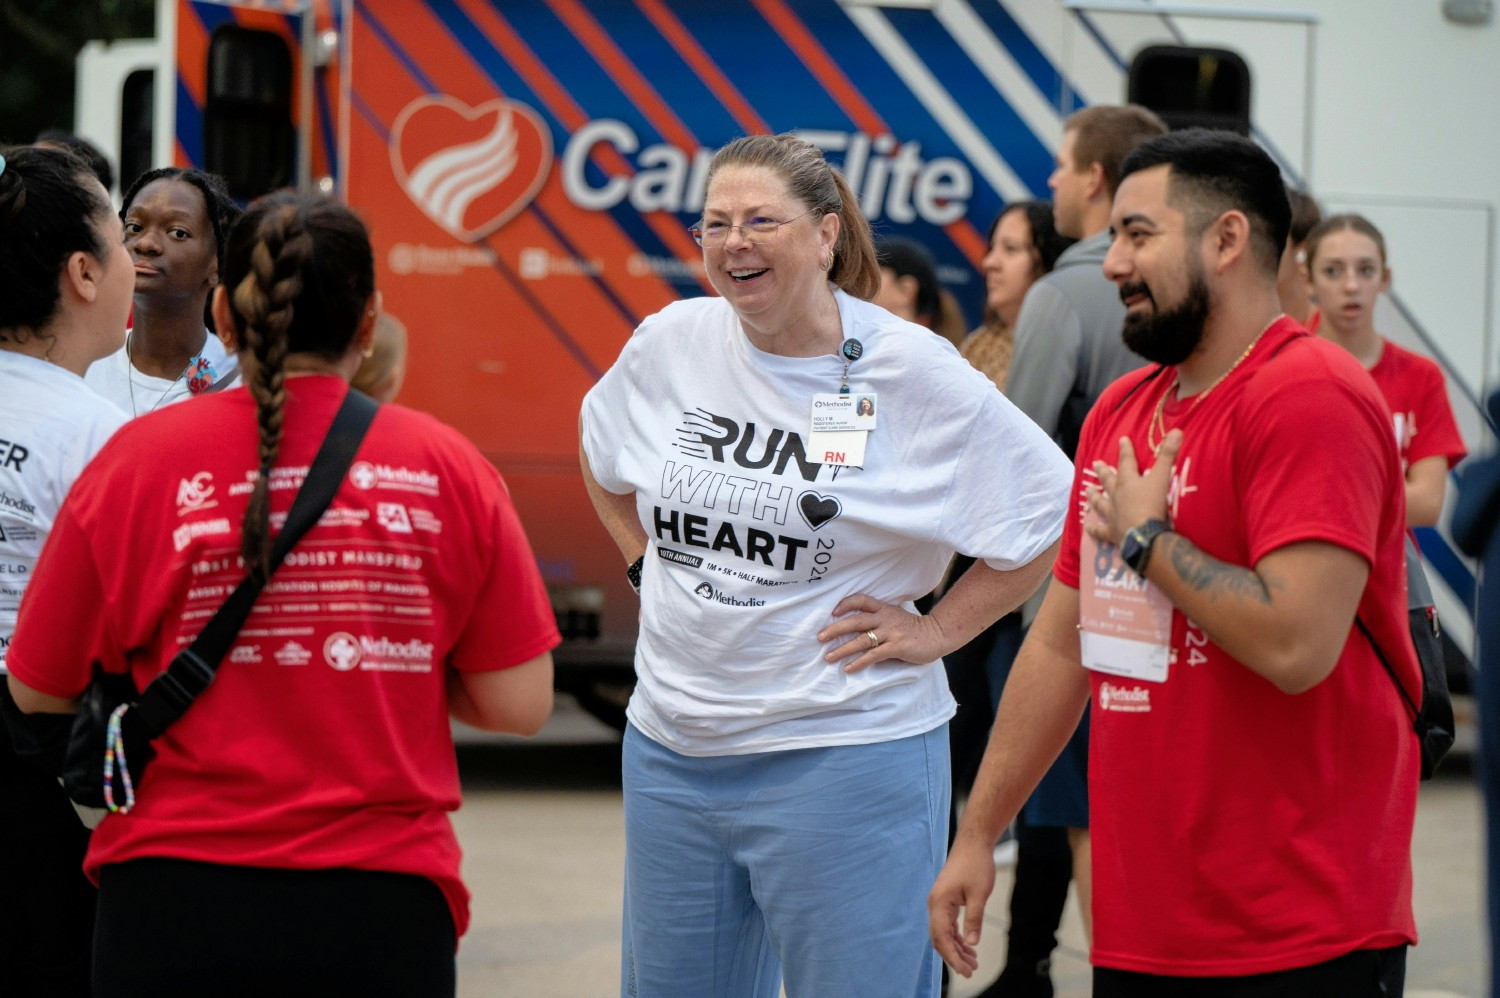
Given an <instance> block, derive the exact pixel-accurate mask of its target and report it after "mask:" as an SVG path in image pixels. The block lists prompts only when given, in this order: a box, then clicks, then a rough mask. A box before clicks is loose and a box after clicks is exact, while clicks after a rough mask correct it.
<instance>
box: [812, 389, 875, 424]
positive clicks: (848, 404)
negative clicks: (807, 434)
mask: <svg viewBox="0 0 1500 998" xmlns="http://www.w3.org/2000/svg"><path fill="white" fill-rule="evenodd" d="M877 408H878V406H877V405H876V399H875V393H874V392H859V393H857V394H853V395H851V394H848V393H846V392H839V393H838V394H834V393H833V392H829V393H827V394H823V395H814V396H813V403H812V427H811V429H812V432H813V433H843V432H847V431H849V430H863V431H866V432H868V431H870V430H873V429H875V418H876V416H875V414H876V410H877Z"/></svg>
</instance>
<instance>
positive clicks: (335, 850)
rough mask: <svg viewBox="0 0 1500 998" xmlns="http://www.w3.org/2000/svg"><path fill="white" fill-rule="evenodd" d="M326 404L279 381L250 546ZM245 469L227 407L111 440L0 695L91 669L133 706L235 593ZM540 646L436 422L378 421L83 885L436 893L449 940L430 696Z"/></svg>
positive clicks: (472, 458)
mask: <svg viewBox="0 0 1500 998" xmlns="http://www.w3.org/2000/svg"><path fill="white" fill-rule="evenodd" d="M344 391H345V385H344V383H343V382H342V381H341V380H340V379H338V378H334V377H301V378H290V379H288V380H287V394H288V398H287V402H286V409H285V420H284V427H285V431H284V436H283V439H282V442H281V449H280V454H279V455H278V459H277V467H276V469H275V470H274V471H273V472H272V478H271V483H272V484H271V510H272V522H273V526H274V527H276V528H279V527H280V524H281V521H282V519H283V518H284V516H285V514H286V511H287V510H288V509H289V508H290V506H291V503H292V498H293V496H294V495H295V493H296V490H297V489H298V488H299V487H300V486H301V484H302V478H303V476H304V475H305V474H306V470H307V467H308V465H309V464H310V463H311V462H312V458H313V455H314V454H315V453H316V452H317V449H318V447H319V445H320V444H321V443H322V440H323V437H324V435H325V434H326V433H327V430H328V427H329V425H330V424H331V423H332V421H333V416H334V413H335V411H336V410H337V409H338V406H339V403H340V402H341V401H342V399H343V396H344ZM256 454H257V436H256V419H255V407H254V404H253V402H252V401H251V398H250V396H249V394H248V393H247V392H246V391H245V390H243V389H239V390H235V391H229V392H224V393H221V394H215V395H206V396H202V397H200V398H197V399H194V400H191V401H189V402H186V403H183V404H182V405H178V406H173V407H171V408H168V409H161V410H158V411H156V412H154V413H151V414H150V415H147V416H143V417H142V418H140V419H138V420H135V421H134V422H131V423H129V424H128V425H127V426H126V427H125V428H124V429H123V430H122V431H121V432H120V433H119V434H117V435H116V437H115V438H114V439H113V440H112V441H111V442H110V444H109V445H108V446H106V447H105V448H104V449H103V450H101V451H100V453H99V455H98V457H97V458H95V460H94V461H93V462H92V463H91V464H90V465H89V466H88V468H87V469H85V471H84V473H83V475H82V476H81V477H80V478H79V479H78V482H77V484H76V485H74V487H73V490H72V492H71V493H70V494H69V496H68V500H67V502H66V503H65V504H64V506H63V508H62V511H61V513H60V515H59V517H58V520H57V524H56V526H55V527H54V529H53V532H52V535H51V537H50V538H49V540H48V543H47V547H46V549H45V550H44V552H43V554H42V557H41V559H40V562H39V564H38V568H37V572H36V576H35V578H34V579H33V580H32V583H31V586H30V587H29V588H28V590H27V594H26V599H25V602H24V603H23V605H22V608H21V615H20V624H19V627H18V630H17V633H16V637H15V640H14V642H13V646H12V648H11V652H10V660H9V665H10V668H11V671H12V672H14V673H15V675H16V676H17V678H19V679H20V680H21V681H22V682H24V683H26V684H27V685H28V686H31V687H32V688H34V689H36V690H39V691H41V692H43V693H48V694H51V695H54V696H60V697H69V698H71V697H75V696H77V695H78V694H79V693H80V692H81V691H82V690H83V688H84V687H85V686H86V685H87V683H88V680H89V666H90V663H91V662H93V661H95V660H98V661H100V662H102V663H103V664H104V667H105V668H106V669H109V670H111V671H123V670H125V669H127V668H128V669H129V670H130V672H131V674H132V675H133V677H134V679H135V683H136V685H137V687H138V688H144V686H145V685H146V684H147V683H148V682H149V681H150V680H151V679H152V678H153V677H154V676H155V675H156V674H157V673H158V672H160V671H161V669H163V668H164V667H165V665H166V663H167V662H168V661H170V659H171V657H172V655H173V654H174V653H175V652H176V651H177V650H178V649H179V648H181V647H183V646H185V645H187V644H188V643H189V642H190V641H191V640H192V639H193V637H195V636H196V635H197V633H198V632H199V631H200V630H201V629H202V627H203V625H204V623H205V622H206V621H207V620H208V619H209V618H210V617H211V616H212V615H213V614H214V613H215V612H216V611H217V610H218V608H219V606H220V604H222V603H223V601H224V599H225V598H226V597H227V595H228V594H229V592H230V591H232V589H233V588H234V586H235V585H237V584H238V583H239V581H240V579H241V578H243V576H244V569H243V565H242V563H241V562H240V560H239V556H238V547H239V539H240V522H241V519H242V517H243V515H244V510H245V505H246V502H247V501H248V495H249V492H250V487H251V483H252V482H253V480H254V477H255V467H256ZM60 622H66V623H65V624H64V625H63V626H58V625H59V623H60ZM557 643H558V634H557V629H556V627H555V625H554V623H553V617H552V611H551V608H550V606H549V604H548V601H547V596H546V592H545V589H544V588H543V586H542V583H541V580H540V577H539V575H538V572H537V568H536V563H535V561H534V559H533V557H532V554H531V549H530V547H529V545H528V544H527V541H526V537H525V535H524V534H523V533H522V531H521V526H520V523H519V521H518V520H517V518H516V514H515V511H514V509H513V507H512V506H511V503H510V500H509V497H508V495H507V494H506V491H505V488H504V485H503V484H502V482H501V481H500V476H499V475H498V474H497V473H496V472H495V469H494V468H493V467H491V466H490V465H489V464H487V463H486V462H485V461H484V460H483V459H482V458H481V457H480V455H479V454H478V452H477V451H476V450H475V449H474V448H473V446H472V445H470V444H469V443H468V442H467V441H465V440H464V439H463V438H462V437H460V436H459V435H458V434H457V433H456V432H455V431H453V430H451V429H449V428H448V427H446V426H443V425H442V424H440V423H438V422H437V421H436V420H433V419H432V418H430V417H428V416H425V415H422V414H420V413H417V412H413V411H411V410H409V409H403V408H401V407H399V406H391V405H387V406H383V407H382V408H381V409H380V411H379V413H378V414H377V415H376V417H375V421H374V423H373V424H372V426H371V427H370V431H369V434H368V435H367V436H366V438H365V440H364V442H363V444H362V445H361V447H360V450H359V453H358V455H357V457H356V461H355V464H354V465H353V466H352V467H351V469H350V471H349V474H348V476H347V478H346V480H345V481H344V483H343V485H342V487H341V488H340V489H339V492H338V495H337V496H336V497H335V499H334V501H333V504H332V506H331V507H330V509H329V510H328V512H327V513H325V514H324V516H323V518H322V520H321V521H320V522H319V524H318V525H317V526H315V527H313V529H312V530H310V531H308V533H307V534H306V535H305V536H304V537H303V539H302V540H301V541H300V542H299V543H298V545H297V547H296V548H295V549H293V551H292V552H291V553H290V555H289V556H288V557H287V559H286V561H285V562H284V563H283V564H282V566H281V568H280V569H279V570H278V571H277V573H276V574H275V575H274V576H272V579H271V582H270V584H269V585H268V586H267V588H266V590H265V591H264V592H263V593H262V595H261V597H260V599H259V600H258V601H257V603H256V605H255V608H254V610H253V611H252V613H251V615H250V618H249V620H247V621H246V623H245V626H244V629H243V630H242V631H241V632H240V635H239V638H238V640H237V641H236V643H235V645H234V647H233V648H232V649H231V651H230V653H229V655H228V656H227V660H226V661H225V662H224V663H223V665H222V666H221V668H220V670H219V674H218V677H217V679H216V680H215V681H214V684H213V685H212V686H211V687H210V688H209V689H208V690H207V691H206V692H205V693H204V694H203V695H202V696H201V697H199V698H198V700H197V702H195V703H194V704H193V706H192V708H191V709H189V710H188V712H187V713H186V714H185V715H184V716H183V717H182V719H181V720H180V721H178V722H177V724H175V725H174V726H173V727H172V728H171V729H169V730H168V731H167V732H166V734H165V735H163V736H162V737H161V738H160V739H158V740H157V741H156V742H155V747H156V750H157V758H156V760H155V761H154V762H153V763H152V764H151V768H150V769H149V770H148V771H147V773H146V775H145V778H144V779H143V780H142V781H141V784H140V785H139V786H137V787H136V791H137V801H136V806H135V808H134V809H133V810H132V811H131V812H130V813H128V814H113V815H110V816H108V817H106V818H105V819H104V821H103V823H102V824H100V826H99V828H98V829H97V830H96V831H95V832H94V836H93V842H92V844H91V846H90V848H89V853H88V858H87V860H86V863H85V867H86V870H87V871H88V872H89V874H90V875H91V876H97V873H98V870H99V868H100V867H101V866H104V865H106V864H109V863H118V862H122V861H125V860H129V859H133V858H137V857H143V856H166V857H173V858H179V859H188V860H197V861H203V862H213V863H227V864H236V865H245V866H271V867H289V868H299V869H320V868H330V867H352V868H357V869H370V870H384V871H392V872H400V873H411V874H417V875H421V876H426V877H429V878H431V879H432V880H433V881H435V882H436V883H437V884H438V886H439V887H441V888H442V890H443V891H444V893H445V895H446V896H447V898H448V900H449V903H450V905H451V906H452V909H453V915H454V922H455V924H456V926H457V928H458V931H459V932H460V933H462V932H463V931H464V929H465V927H466V925H467V922H468V893H467V891H466V890H465V889H464V886H463V884H462V882H461V881H460V880H459V872H458V867H459V848H458V842H457V839H456V838H455V836H454V834H453V829H452V826H451V824H450V823H449V820H448V814H447V812H449V811H452V810H454V809H456V808H457V807H458V805H459V784H458V772H457V765H456V763H455V760H454V755H453V743H452V738H451V735H450V729H449V726H448V712H447V696H446V692H445V674H446V672H447V670H449V669H457V670H463V671H485V670H493V669H503V668H507V667H510V666H515V665H519V664H521V663H523V662H526V661H529V660H530V659H533V658H535V657H536V656H537V655H540V654H541V653H543V652H545V651H548V650H549V649H551V648H552V647H553V646H555V645H556V644H557ZM227 903H232V901H230V902H227Z"/></svg>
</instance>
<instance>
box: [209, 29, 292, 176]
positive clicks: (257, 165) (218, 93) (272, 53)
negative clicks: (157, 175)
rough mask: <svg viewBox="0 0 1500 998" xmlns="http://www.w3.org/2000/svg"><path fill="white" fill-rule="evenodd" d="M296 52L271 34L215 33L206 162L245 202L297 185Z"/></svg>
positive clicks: (210, 81) (211, 45) (265, 32)
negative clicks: (295, 171) (295, 168)
mask: <svg viewBox="0 0 1500 998" xmlns="http://www.w3.org/2000/svg"><path fill="white" fill-rule="evenodd" d="M294 134H295V132H294V129H293V127H292V54H291V51H290V50H289V49H288V48H287V44H286V42H285V41H284V40H283V39H281V38H280V37H278V36H277V35H274V34H272V33H271V32H268V31H254V30H251V29H248V28H241V27H238V26H234V25H223V26H221V27H219V28H217V29H215V30H214V33H213V37H212V39H211V40H210V41H209V48H208V93H207V99H206V101H205V107H204V111H203V163H204V166H205V168H206V169H208V170H209V171H211V172H213V173H217V174H220V175H221V176H223V178H224V179H225V181H226V182H227V183H228V185H229V193H230V194H232V195H233V196H234V197H235V198H236V199H238V200H241V201H245V200H249V199H251V198H255V197H259V196H260V195H262V194H265V193H267V192H269V191H274V190H276V189H277V188H280V187H286V186H287V185H289V184H290V183H291V182H292V176H293V168H292V164H293V155H294V144H293V143H294V138H293V137H294Z"/></svg>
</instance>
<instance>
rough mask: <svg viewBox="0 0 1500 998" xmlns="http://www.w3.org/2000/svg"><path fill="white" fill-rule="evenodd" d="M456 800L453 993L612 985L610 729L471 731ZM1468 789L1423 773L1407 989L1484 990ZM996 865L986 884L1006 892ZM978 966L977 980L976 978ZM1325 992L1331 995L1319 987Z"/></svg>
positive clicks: (551, 993) (1073, 955)
mask: <svg viewBox="0 0 1500 998" xmlns="http://www.w3.org/2000/svg"><path fill="white" fill-rule="evenodd" d="M460 759H461V764H462V766H463V772H464V784H465V797H466V803H465V805H464V808H463V810H461V811H460V812H459V813H458V815H457V816H456V818H455V823H456V825H457V827H458V833H459V838H460V839H461V840H462V842H463V846H464V850H465V854H466V861H465V875H466V877H467V879H468V882H469V886H470V889H471V890H472V891H473V892H474V905H473V925H472V927H471V928H470V930H469V934H468V936H467V937H466V938H465V939H464V941H463V945H462V947H461V948H460V951H459V995H460V998H511V996H515V998H592V996H608V995H613V994H617V993H618V983H617V981H618V976H617V975H618V960H619V931H620V871H621V864H622V862H623V832H622V821H621V814H620V781H619V749H618V740H617V738H616V737H615V736H614V735H613V734H612V733H611V732H609V731H608V730H607V729H605V728H604V727H603V726H601V725H598V724H597V723H595V722H594V721H593V720H592V719H590V718H588V717H587V716H585V715H583V714H582V713H581V712H579V711H578V710H577V709H576V708H575V707H573V705H572V704H571V702H567V703H564V702H563V701H562V700H561V699H560V700H559V711H558V715H557V716H556V717H555V718H554V720H553V721H552V722H551V723H550V724H549V725H548V727H547V729H546V730H545V731H544V732H543V733H542V734H541V735H540V736H539V737H538V739H537V740H535V741H533V742H529V743H516V742H509V741H504V740H491V741H471V742H470V743H469V744H466V745H465V747H464V748H463V749H462V752H461V756H460ZM1480 834H1481V832H1480V802H1479V797H1478V793H1477V791H1476V790H1475V788H1474V786H1473V783H1472V781H1471V780H1470V779H1469V778H1468V777H1467V776H1466V775H1464V774H1462V773H1459V774H1455V775H1450V776H1446V777H1442V778H1439V779H1438V780H1437V781H1435V782H1433V783H1430V784H1427V785H1424V786H1423V788H1422V796H1421V803H1420V806H1419V808H1418V813H1417V830H1416V840H1415V845H1414V856H1413V860H1414V866H1415V876H1416V907H1417V924H1418V928H1419V930H1420V932H1421V934H1422V945H1420V946H1418V947H1417V948H1416V949H1415V950H1414V951H1413V952H1412V955H1411V960H1410V969H1409V973H1408V978H1407V992H1406V993H1407V996H1408V998H1482V995H1483V992H1482V986H1481V983H1480V982H1481V980H1482V979H1483V976H1484V973H1485V967H1486V958H1485V954H1484V950H1483V942H1482V938H1481V926H1482V916H1481V904H1482V901H1481V889H1482V883H1481V877H1482V875H1483V874H1482V871H1483V864H1482V862H1481V859H1480V851H1479V842H1480ZM1008 877H1009V873H1008V871H1005V870H1002V871H1001V879H1000V882H999V884H997V888H996V892H997V896H998V897H1004V896H1007V894H1008V891H1009V879H1008ZM986 923H987V924H986V927H985V938H984V941H983V943H982V945H981V958H982V959H984V958H986V957H988V959H987V960H986V961H985V963H983V964H982V966H981V970H980V973H979V975H977V976H976V978H975V980H974V981H971V982H962V981H961V982H958V984H957V985H956V986H955V987H954V989H953V998H971V996H972V995H974V994H976V993H977V992H978V990H980V988H981V987H982V985H983V983H985V982H986V981H987V980H988V977H986V976H985V975H990V976H992V975H993V974H995V973H998V971H999V966H998V963H997V962H996V961H998V960H999V958H1000V957H1001V955H1003V951H1004V930H1005V923H1004V905H1003V904H992V905H991V906H990V911H989V912H988V913H987V919H986ZM981 977H984V978H985V980H984V981H981V980H980V978H981ZM1054 980H1055V981H1056V983H1057V985H1058V990H1057V994H1058V998H1085V996H1087V995H1088V980H1089V973H1088V961H1087V955H1086V950H1085V947H1084V943H1083V934H1082V929H1081V927H1080V924H1079V922H1078V918H1077V913H1076V912H1075V911H1074V910H1073V908H1072V904H1071V902H1070V904H1069V911H1068V913H1067V915H1066V916H1065V922H1064V928H1063V944H1062V946H1061V948H1060V950H1059V952H1058V954H1057V959H1056V969H1055V972H1054ZM1330 998H1332V996H1330Z"/></svg>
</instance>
